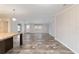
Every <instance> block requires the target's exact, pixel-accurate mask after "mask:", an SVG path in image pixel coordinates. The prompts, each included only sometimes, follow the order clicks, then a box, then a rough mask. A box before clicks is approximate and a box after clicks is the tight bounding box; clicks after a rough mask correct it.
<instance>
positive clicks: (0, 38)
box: [0, 33, 18, 41]
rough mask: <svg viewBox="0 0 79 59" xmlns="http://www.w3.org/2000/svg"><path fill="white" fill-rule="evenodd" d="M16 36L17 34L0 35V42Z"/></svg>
mask: <svg viewBox="0 0 79 59" xmlns="http://www.w3.org/2000/svg"><path fill="white" fill-rule="evenodd" d="M15 35H18V33H0V41H2V40H5V39H7V38H10V37H13V36H15Z"/></svg>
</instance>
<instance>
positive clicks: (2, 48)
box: [0, 37, 13, 53]
mask: <svg viewBox="0 0 79 59" xmlns="http://www.w3.org/2000/svg"><path fill="white" fill-rule="evenodd" d="M11 48H13V37H11V38H7V39H5V40H3V41H0V53H6V52H7V51H8V50H10V49H11Z"/></svg>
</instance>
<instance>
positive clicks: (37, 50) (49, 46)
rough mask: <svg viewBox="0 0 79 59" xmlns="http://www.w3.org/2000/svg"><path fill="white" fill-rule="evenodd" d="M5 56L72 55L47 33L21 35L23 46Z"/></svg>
mask: <svg viewBox="0 0 79 59" xmlns="http://www.w3.org/2000/svg"><path fill="white" fill-rule="evenodd" d="M7 54H73V52H72V51H70V50H69V49H68V48H66V47H65V46H64V45H62V44H61V43H59V42H58V41H56V40H55V39H54V37H52V36H51V35H49V34H48V33H36V34H35V33H28V34H23V45H22V46H21V47H20V46H18V47H16V48H13V49H11V50H10V51H8V52H7Z"/></svg>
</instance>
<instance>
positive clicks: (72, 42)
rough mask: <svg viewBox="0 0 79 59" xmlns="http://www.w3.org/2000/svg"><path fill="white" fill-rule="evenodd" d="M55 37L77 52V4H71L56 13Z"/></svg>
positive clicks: (78, 31)
mask: <svg viewBox="0 0 79 59" xmlns="http://www.w3.org/2000/svg"><path fill="white" fill-rule="evenodd" d="M55 17H56V39H57V40H58V41H60V42H62V43H63V44H64V45H66V46H67V47H68V48H70V49H71V50H72V51H73V52H75V53H79V5H73V6H70V7H68V8H66V9H63V10H62V11H61V12H59V13H58V14H56V16H55Z"/></svg>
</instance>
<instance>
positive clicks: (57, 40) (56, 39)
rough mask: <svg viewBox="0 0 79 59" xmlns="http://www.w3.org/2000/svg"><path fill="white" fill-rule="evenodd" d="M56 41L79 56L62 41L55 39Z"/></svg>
mask: <svg viewBox="0 0 79 59" xmlns="http://www.w3.org/2000/svg"><path fill="white" fill-rule="evenodd" d="M55 40H57V41H58V42H60V43H61V44H63V45H64V46H65V47H67V48H68V49H70V50H71V51H72V52H73V53H74V54H79V53H78V52H76V51H75V50H73V49H71V48H70V47H69V46H67V45H66V44H65V43H63V42H62V41H60V40H58V38H55Z"/></svg>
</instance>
